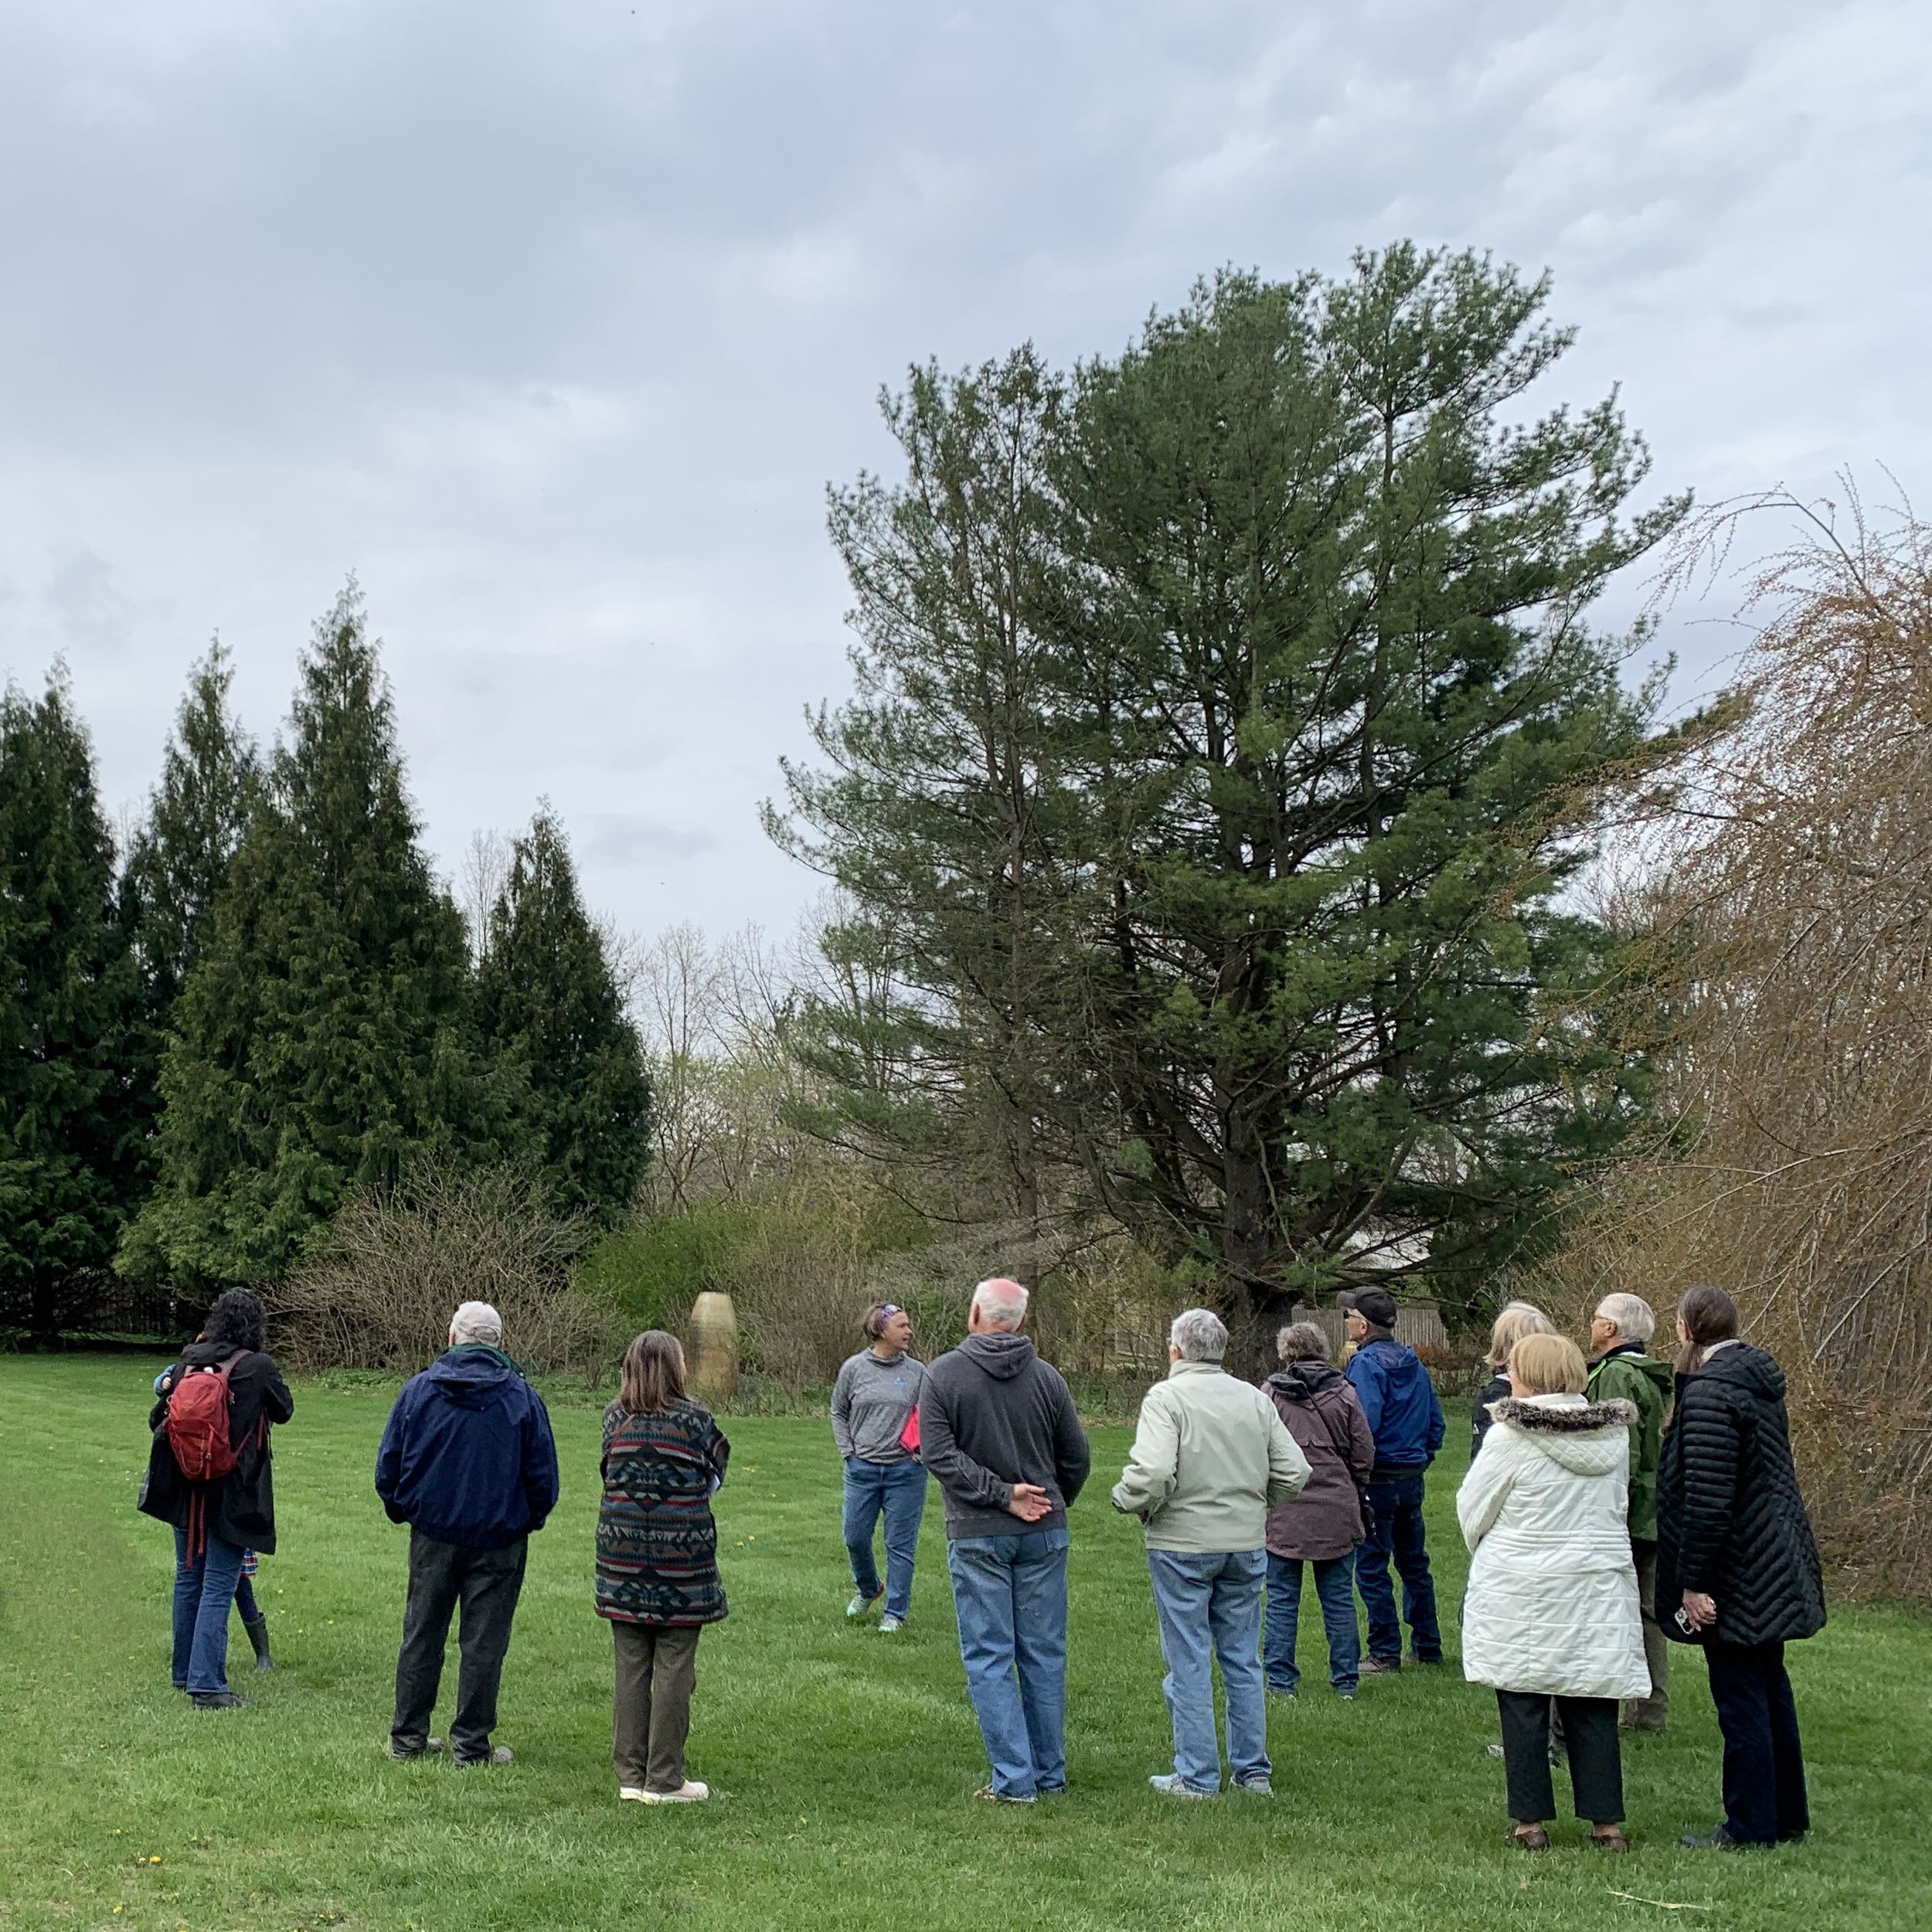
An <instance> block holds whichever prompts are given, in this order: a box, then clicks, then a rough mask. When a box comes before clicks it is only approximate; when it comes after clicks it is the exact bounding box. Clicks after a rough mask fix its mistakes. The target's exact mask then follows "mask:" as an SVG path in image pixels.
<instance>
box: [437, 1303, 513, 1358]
mask: <svg viewBox="0 0 1932 1932" xmlns="http://www.w3.org/2000/svg"><path fill="white" fill-rule="evenodd" d="M502 1339H503V1318H502V1316H501V1315H498V1313H497V1311H495V1309H494V1308H492V1307H491V1306H490V1304H488V1302H487V1301H465V1302H464V1304H463V1305H462V1307H461V1308H458V1309H457V1311H456V1312H455V1314H454V1315H451V1317H450V1341H451V1344H452V1345H454V1346H455V1347H457V1348H459V1349H461V1348H475V1347H478V1346H479V1345H481V1347H484V1348H487V1349H493V1348H495V1346H496V1345H497V1344H498V1342H501V1341H502Z"/></svg>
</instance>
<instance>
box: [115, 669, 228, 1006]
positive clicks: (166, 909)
mask: <svg viewBox="0 0 1932 1932" xmlns="http://www.w3.org/2000/svg"><path fill="white" fill-rule="evenodd" d="M234 681H235V674H234V671H233V667H232V666H231V665H230V662H229V658H228V654H227V652H226V651H224V650H223V648H222V647H221V645H220V644H219V642H216V643H215V644H213V645H210V646H209V651H208V655H207V656H206V658H203V659H202V662H200V663H199V664H198V665H196V667H195V668H194V672H193V675H192V677H191V678H190V679H189V686H188V695H187V696H186V697H185V698H184V699H182V704H181V709H180V710H179V712H178V713H176V714H175V735H174V736H173V738H172V740H170V741H169V743H168V750H167V752H166V753H165V757H164V758H163V760H162V771H161V782H160V784H158V785H157V786H156V787H155V790H154V794H153V796H152V797H151V799H150V801H149V802H148V818H147V822H146V823H145V825H142V827H141V829H140V831H139V832H138V833H137V834H136V835H135V836H134V842H133V845H132V848H131V850H130V852H129V854H128V866H127V873H128V881H129V883H130V885H131V887H132V889H133V892H134V898H135V901H136V903H137V905H138V910H139V917H140V938H139V944H140V950H141V963H142V965H143V966H144V968H145V969H146V971H147V974H148V985H149V988H150V991H151V996H152V998H153V1002H154V1005H155V1013H156V1015H157V1018H158V1021H159V1022H160V1023H161V1024H162V1026H165V1025H166V1023H167V1018H168V1014H169V1012H171V1011H172V1009H173V1006H174V1003H175V1000H176V998H178V997H179V995H180V992H181V989H182V987H183V986H184V985H185V984H186V983H187V979H188V970H189V967H190V966H192V964H194V961H195V959H196V955H197V954H199V952H200V951H201V948H202V944H203V942H204V940H206V936H207V933H208V930H209V927H210V926H211V924H212V923H213V914H214V906H215V900H216V897H217V896H219V893H220V891H221V889H222V887H223V886H224V885H225V884H226V883H227V879H228V868H229V865H230V862H231V861H232V860H233V858H234V855H235V851H236V847H237V846H239V845H240V843H241V839H242V833H243V831H244V829H245V828H246V827H247V823H248V815H249V811H250V807H251V805H252V804H253V798H254V794H255V792H256V789H257V784H258V783H259V781H260V764H261V761H260V757H259V756H258V755H257V752H256V750H255V746H254V743H253V740H251V739H250V737H249V736H247V733H245V732H243V730H241V728H240V726H239V725H238V724H237V723H236V720H235V719H234V718H233V716H230V712H229V709H228V693H229V689H230V686H231V685H233V682H234Z"/></svg>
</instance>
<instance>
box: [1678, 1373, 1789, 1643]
mask: <svg viewBox="0 0 1932 1932" xmlns="http://www.w3.org/2000/svg"><path fill="white" fill-rule="evenodd" d="M1685 1590H1697V1591H1699V1592H1701V1593H1702V1594H1704V1595H1706V1596H1708V1597H1710V1598H1712V1600H1713V1601H1714V1602H1715V1603H1716V1605H1717V1623H1716V1627H1715V1629H1714V1630H1712V1631H1705V1632H1702V1633H1700V1634H1699V1636H1698V1637H1696V1638H1686V1637H1685V1633H1684V1630H1683V1628H1682V1625H1681V1624H1679V1623H1678V1622H1677V1621H1676V1617H1675V1612H1676V1611H1677V1609H1678V1607H1679V1604H1681V1603H1682V1598H1683V1593H1684V1592H1685ZM1657 1621H1658V1623H1660V1624H1662V1626H1663V1628H1664V1629H1665V1631H1666V1632H1667V1633H1668V1634H1669V1635H1671V1636H1672V1637H1674V1638H1676V1639H1677V1640H1678V1641H1679V1642H1680V1643H1681V1642H1685V1641H1689V1642H1693V1643H1694V1642H1699V1641H1702V1637H1704V1636H1709V1635H1715V1636H1716V1637H1717V1638H1720V1639H1721V1640H1722V1641H1724V1642H1725V1643H1727V1644H1775V1643H1790V1642H1793V1641H1795V1640H1797V1639H1798V1638H1801V1637H1809V1636H1811V1635H1813V1634H1815V1633H1816V1632H1817V1631H1820V1630H1821V1629H1823V1628H1824V1627H1825V1583H1824V1578H1823V1575H1822V1573H1821V1568H1820V1566H1819V1563H1818V1545H1817V1543H1815V1541H1814V1540H1813V1539H1812V1536H1811V1519H1810V1518H1809V1517H1808V1516H1807V1515H1805V1513H1804V1498H1802V1497H1801V1495H1799V1494H1798V1472H1797V1471H1796V1470H1795V1469H1794V1468H1792V1466H1791V1433H1790V1427H1789V1424H1788V1423H1787V1420H1786V1418H1785V1413H1784V1370H1783V1369H1781V1368H1780V1367H1779V1366H1777V1362H1774V1360H1773V1359H1771V1357H1770V1355H1767V1354H1766V1353H1765V1352H1764V1350H1763V1349H1756V1348H1753V1347H1752V1346H1751V1345H1750V1344H1749V1343H1748V1342H1738V1343H1735V1344H1733V1345H1731V1346H1730V1347H1726V1348H1720V1349H1718V1350H1717V1352H1716V1353H1715V1354H1713V1355H1710V1356H1709V1358H1708V1359H1706V1362H1705V1363H1704V1366H1702V1368H1701V1369H1697V1370H1696V1372H1694V1373H1692V1374H1690V1375H1687V1376H1685V1375H1680V1376H1679V1377H1678V1378H1677V1401H1676V1406H1675V1408H1674V1409H1673V1410H1672V1413H1671V1420H1670V1426H1669V1427H1668V1428H1667V1429H1666V1430H1665V1431H1664V1440H1663V1446H1662V1451H1661V1453H1660V1454H1659V1456H1658V1464H1657Z"/></svg>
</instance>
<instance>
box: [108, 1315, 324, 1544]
mask: <svg viewBox="0 0 1932 1932" xmlns="http://www.w3.org/2000/svg"><path fill="white" fill-rule="evenodd" d="M230 1355H240V1357H241V1360H240V1362H239V1363H238V1364H237V1366H236V1368H235V1369H234V1370H233V1372H232V1373H231V1374H230V1376H229V1378H228V1401H229V1406H228V1439H229V1440H230V1442H231V1443H236V1444H240V1445H241V1449H240V1454H239V1455H237V1457H236V1459H235V1467H234V1468H233V1470H231V1471H230V1472H229V1474H228V1475H225V1476H219V1477H217V1478H216V1479H215V1481H213V1482H190V1481H189V1480H188V1479H187V1478H186V1477H185V1476H184V1475H182V1473H181V1471H180V1469H179V1467H178V1466H177V1464H175V1452H174V1451H173V1450H172V1449H171V1448H169V1447H168V1432H167V1430H165V1428H164V1427H162V1424H163V1423H165V1421H166V1420H167V1417H168V1397H167V1396H162V1398H161V1399H160V1400H159V1401H158V1402H157V1403H155V1406H154V1407H153V1409H152V1410H150V1412H149V1413H148V1428H149V1429H150V1430H151V1431H152V1432H153V1435H154V1444H153V1447H151V1449H150V1450H149V1451H148V1478H147V1480H146V1481H145V1482H143V1483H142V1485H141V1505H140V1506H141V1510H142V1511H143V1512H144V1513H145V1514H146V1515H150V1516H156V1517H158V1518H159V1519H161V1521H162V1522H167V1523H172V1524H173V1525H174V1526H175V1528H176V1529H187V1528H188V1527H189V1521H188V1517H189V1505H190V1504H191V1503H192V1502H193V1501H195V1500H196V1492H199V1497H200V1499H201V1501H202V1503H203V1505H204V1506H205V1509H206V1514H205V1515H204V1517H203V1519H202V1520H203V1521H204V1522H205V1523H206V1527H207V1531H208V1533H209V1536H219V1538H220V1539H221V1540H222V1541H223V1543H236V1544H239V1545H240V1546H241V1547H242V1548H243V1549H253V1550H256V1551H258V1552H259V1553H260V1554H261V1555H263V1556H273V1555H274V1550H275V1481H274V1468H273V1464H272V1461H271V1458H270V1450H269V1447H268V1430H267V1428H266V1427H263V1426H262V1425H263V1424H264V1423H275V1422H286V1421H287V1420H288V1419H289V1417H291V1416H292V1415H293V1414H294V1413H295V1398H294V1396H291V1394H290V1393H288V1384H287V1383H285V1382H284V1381H283V1379H282V1372H281V1369H278V1368H277V1367H276V1366H275V1365H274V1362H272V1361H271V1360H270V1359H269V1358H268V1357H267V1355H253V1354H250V1353H248V1352H246V1351H244V1350H243V1349H237V1348H236V1346H235V1345H234V1343H233V1342H189V1345H187V1347H186V1348H185V1349H182V1352H181V1360H180V1361H179V1362H177V1363H176V1364H175V1366H174V1367H173V1368H171V1369H169V1370H168V1375H169V1376H170V1377H171V1378H172V1381H179V1379H180V1373H179V1372H180V1370H181V1369H182V1368H184V1367H186V1368H190V1369H201V1368H207V1367H210V1366H213V1365H214V1364H215V1363H216V1362H226V1360H227V1359H228V1358H229V1357H230ZM171 1387H172V1383H171Z"/></svg>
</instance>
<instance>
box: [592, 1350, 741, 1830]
mask: <svg viewBox="0 0 1932 1932" xmlns="http://www.w3.org/2000/svg"><path fill="white" fill-rule="evenodd" d="M730 1458H731V1444H730V1443H728V1442H727V1441H726V1440H725V1439H724V1437H723V1435H722V1434H720V1433H719V1428H718V1425H717V1423H715V1422H714V1421H713V1420H712V1419H711V1413H710V1411H709V1410H707V1409H706V1408H705V1407H704V1406H702V1404H701V1403H696V1402H693V1401H692V1400H690V1399H689V1397H688V1396H686V1395H685V1392H684V1350H683V1349H682V1346H681V1345H679V1341H678V1338H677V1337H676V1336H675V1335H666V1334H665V1332H663V1330H662V1329H661V1328H650V1329H647V1330H646V1331H645V1333H644V1334H642V1335H639V1336H638V1338H637V1339H636V1340H635V1341H634V1342H632V1343H631V1345H630V1347H629V1348H628V1349H625V1351H624V1369H623V1373H622V1377H621V1380H620V1381H619V1383H618V1385H617V1400H616V1401H615V1402H614V1403H611V1406H610V1407H609V1408H607V1410H605V1411H604V1502H603V1505H602V1506H601V1507H600V1509H599V1510H598V1512H597V1614H598V1615H599V1616H600V1617H605V1618H607V1619H608V1620H609V1622H610V1625H611V1638H612V1640H613V1641H614V1644H615V1645H616V1649H617V1687H616V1693H615V1696H614V1699H613V1705H612V1726H611V1728H612V1730H613V1733H614V1745H615V1750H614V1757H615V1759H616V1761H617V1796H618V1797H619V1798H621V1799H627V1800H629V1801H632V1802H634V1803H638V1804H696V1803H699V1802H701V1801H702V1800H704V1799H706V1798H709V1796H710V1795H711V1791H710V1787H709V1786H708V1785H706V1784H700V1783H699V1782H698V1781H697V1780H696V1779H695V1778H688V1777H685V1774H684V1770H685V1766H684V1749H685V1740H686V1738H687V1737H688V1736H689V1734H690V1730H691V1694H692V1690H693V1689H694V1688H695V1687H696V1683H697V1678H698V1638H699V1635H700V1634H701V1633H702V1631H703V1629H704V1627H705V1625H706V1624H715V1623H718V1622H719V1621H722V1619H723V1617H724V1614H725V1594H724V1585H723V1583H722V1582H721V1581H720V1580H719V1576H718V1526H717V1524H716V1522H715V1521H714V1520H713V1517H712V1514H711V1498H713V1495H716V1493H717V1491H718V1487H719V1485H720V1484H721V1483H722V1482H723V1481H724V1475H725V1465H726V1464H727V1463H728V1462H729V1461H730Z"/></svg>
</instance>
